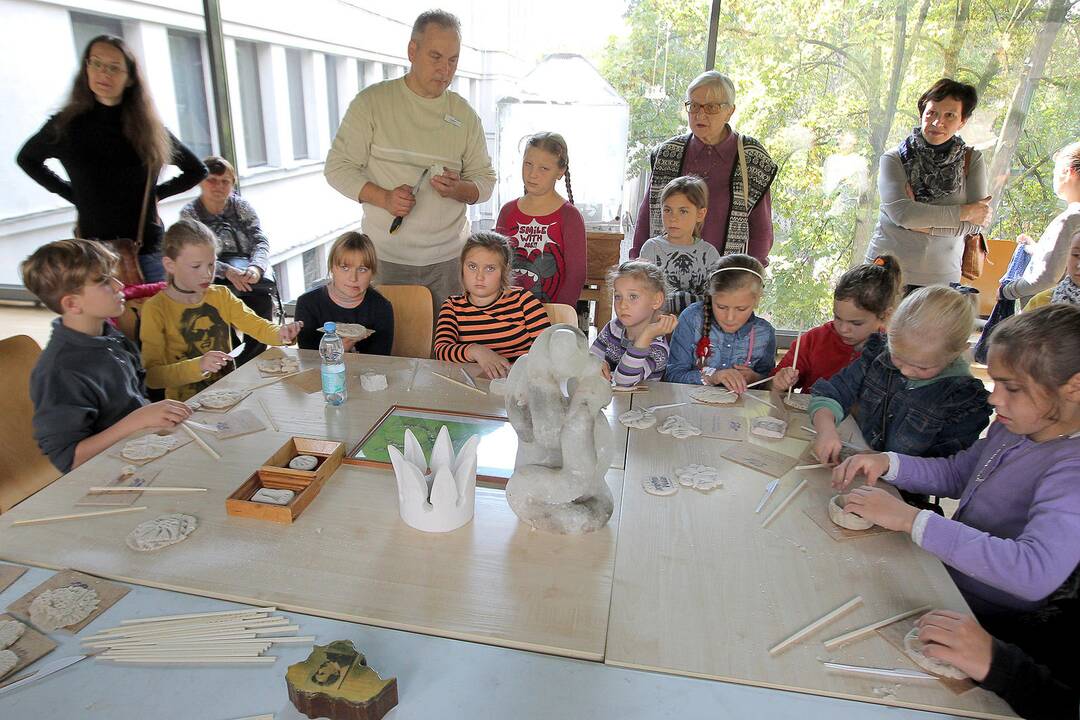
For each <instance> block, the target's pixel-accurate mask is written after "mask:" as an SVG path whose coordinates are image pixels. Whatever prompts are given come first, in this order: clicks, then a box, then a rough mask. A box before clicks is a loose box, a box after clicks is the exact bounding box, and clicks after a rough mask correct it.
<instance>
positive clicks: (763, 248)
mask: <svg viewBox="0 0 1080 720" xmlns="http://www.w3.org/2000/svg"><path fill="white" fill-rule="evenodd" d="M684 104H685V106H686V111H687V113H688V115H689V120H690V132H689V133H687V134H686V135H679V136H676V137H673V138H671V139H670V140H667V141H665V142H663V143H661V145H660V146H659V147H657V148H656V150H654V151H653V153H652V156H651V165H652V172H651V173H650V174H649V184H648V191H647V192H646V194H645V197H643V198H642V200H641V208H640V209H639V210H638V220H637V226H636V228H635V230H634V244H633V247H632V248H631V249H630V257H637V255H638V251H639V250H640V249H641V246H642V245H644V244H645V241H646V240H648V239H649V238H651V237H656V236H657V235H661V234H663V232H664V224H663V222H662V221H661V219H660V192H661V191H662V190H663V189H664V186H665V185H667V183H668V182H670V181H671V180H673V179H674V178H677V177H679V176H680V175H697V176H699V177H700V178H702V179H703V180H704V181H705V184H706V185H707V186H708V187H709V212H708V214H707V215H706V216H705V225H704V227H703V228H702V231H701V236H702V238H704V240H705V242H708V243H710V244H711V245H713V246H714V247H715V248H716V249H717V250H718V251H719V253H720V254H721V255H731V254H733V253H746V254H747V255H752V256H753V257H755V258H757V259H758V261H760V262H761V264H762V265H768V264H769V250H770V249H772V244H773V228H772V200H771V198H770V196H769V187H770V186H771V185H772V181H773V179H774V178H775V177H776V169H777V168H776V163H775V162H773V159H772V158H771V157H769V153H768V152H767V151H766V150H765V148H764V147H762V146H761V143H759V142H758V141H757V140H755V139H754V138H752V137H749V136H747V135H740V134H739V133H737V132H735V131H734V130H732V129H731V126H730V125H729V124H728V121H729V120H731V115H732V113H734V112H735V86H734V85H733V84H732V82H731V78H729V77H728V76H727V75H723V74H721V73H718V72H716V71H715V70H709V71H708V72H704V73H702V74H701V75H698V76H697V77H696V78H695V79H694V81H693V82H692V83H690V87H689V88H687V91H686V102H685V103H684Z"/></svg>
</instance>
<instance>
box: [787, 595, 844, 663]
mask: <svg viewBox="0 0 1080 720" xmlns="http://www.w3.org/2000/svg"><path fill="white" fill-rule="evenodd" d="M862 601H863V599H862V595H856V596H855V597H853V598H851V599H850V600H848V601H847V602H846V603H844V604H843V605H841V606H840V607H838V608H836V609H835V610H833V611H832V612H830V613H829V614H827V615H824V616H822V617H820V618H818V619H817V620H815V621H814V622H812V623H810V624H809V625H807V626H806V627H804V628H803V629H802V630H799V631H798V632H797V633H795V634H794V635H791V636H789V637H788V638H787V639H785V640H781V641H780V642H778V643H777V644H776V645H773V646H772V647H771V648H769V654H770V655H777V654H779V653H782V652H783V651H784V650H786V649H788V648H789V647H791V646H792V645H794V644H795V643H797V642H799V641H800V640H802V639H803V638H806V637H809V636H810V635H813V634H814V633H816V632H817V631H818V630H820V629H821V628H823V627H825V626H826V625H828V624H829V623H831V622H835V621H836V620H839V619H840V618H841V617H843V616H844V615H846V614H847V613H849V612H851V611H852V610H854V609H855V608H857V607H859V606H860V605H862Z"/></svg>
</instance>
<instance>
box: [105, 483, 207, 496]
mask: <svg viewBox="0 0 1080 720" xmlns="http://www.w3.org/2000/svg"><path fill="white" fill-rule="evenodd" d="M87 492H88V493H91V494H94V495H99V494H101V495H103V494H107V493H137V492H138V493H159V494H160V493H193V492H206V488H197V487H114V486H111V485H108V486H106V485H93V486H91V487H90V489H89V490H87Z"/></svg>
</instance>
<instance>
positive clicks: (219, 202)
mask: <svg viewBox="0 0 1080 720" xmlns="http://www.w3.org/2000/svg"><path fill="white" fill-rule="evenodd" d="M203 162H204V163H205V164H206V168H207V170H209V175H207V176H206V179H205V180H203V181H202V182H201V183H200V184H199V186H200V188H201V190H202V192H201V193H200V195H199V197H197V198H195V199H194V200H192V201H191V202H189V203H188V204H187V205H185V206H184V208H183V210H181V211H180V217H181V218H187V219H190V220H198V221H199V222H201V223H202V224H203V225H205V226H207V227H208V228H210V230H212V231H213V233H214V235H215V236H217V240H218V259H217V269H216V271H215V273H214V275H215V278H216V279H215V282H217V283H218V284H222V285H224V284H228V285H229V286H230V288H231V289H232V291H233V293H234V294H235V295H236V296H237V297H238V298H240V299H241V300H243V301H244V304H245V305H247V306H248V307H249V308H251V309H252V310H254V311H255V314H257V315H258V316H259V317H261V318H263V319H265V320H271V321H272V320H273V319H274V302H273V297H272V295H273V293H274V291H275V289H276V288H275V287H274V284H273V282H272V280H270V279H266V280H265V281H264V277H266V275H267V274H268V272H269V268H270V241H269V239H267V237H266V234H265V233H264V232H263V231H262V227H260V225H259V216H258V215H257V214H256V213H255V208H253V207H252V206H251V204H250V203H249V202H248V201H247V200H245V199H244V198H242V197H240V195H239V194H238V193H237V192H236V189H235V188H236V169H235V168H233V166H232V163H230V162H229V161H228V160H226V159H225V158H223V157H219V156H217V155H211V156H210V157H208V158H206V159H205V160H203ZM238 342H239V340H238V339H234V341H233V344H234V346H235V345H236V343H238ZM265 349H266V346H265V345H263V344H262V343H260V342H258V341H257V340H255V339H254V338H246V339H245V341H244V350H243V352H241V353H240V356H239V357H238V358H237V359H236V364H237V365H243V364H244V363H245V362H247V361H248V360H250V359H251V358H253V357H255V356H256V355H258V354H259V353H261V352H262V351H263V350H265Z"/></svg>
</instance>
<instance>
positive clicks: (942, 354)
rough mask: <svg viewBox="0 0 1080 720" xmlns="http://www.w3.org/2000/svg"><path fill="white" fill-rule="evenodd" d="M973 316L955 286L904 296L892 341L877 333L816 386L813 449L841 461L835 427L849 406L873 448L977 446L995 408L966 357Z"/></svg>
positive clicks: (920, 451) (933, 453) (934, 453)
mask: <svg viewBox="0 0 1080 720" xmlns="http://www.w3.org/2000/svg"><path fill="white" fill-rule="evenodd" d="M974 322H975V314H974V311H973V309H972V307H971V304H970V302H969V301H968V300H967V298H966V297H964V296H963V295H961V294H960V293H959V292H957V291H956V290H953V289H951V288H948V287H944V286H931V287H925V288H920V289H919V290H917V291H915V292H913V293H912V294H911V295H909V296H908V297H907V298H905V299H904V301H903V302H902V303H900V306H899V307H898V308H897V309H896V312H895V314H894V315H893V318H892V322H891V323H890V324H889V332H888V340H887V341H886V340H885V339H884V338H883V337H882V336H881V335H874V336H871V337H870V339H869V340H867V342H866V346H865V347H864V348H863V352H862V355H861V356H860V357H859V359H858V360H856V361H855V362H853V363H852V364H850V365H848V366H847V367H846V368H844V369H843V370H841V371H840V372H838V373H837V374H836V375H833V376H832V377H831V378H829V379H828V380H818V381H817V382H816V383H814V386H813V388H811V391H812V392H813V395H814V398H813V400H811V402H810V408H809V413H810V417H811V418H812V419H813V424H814V429H815V430H817V433H818V435H817V438H816V439H815V440H814V443H813V446H812V449H813V452H814V455H816V456H817V458H818V459H819V460H820V461H821V462H824V463H836V462H839V461H840V449H841V442H840V436H839V435H838V434H837V432H836V426H837V424H839V422H840V421H841V420H843V419H844V417H845V416H846V415H847V414H848V413H852V414H854V415H855V419H856V421H857V422H858V425H859V429H860V430H861V431H862V434H863V437H864V438H865V439H866V442H867V443H868V444H869V445H870V447H871V448H872V449H874V450H878V451H892V452H898V453H904V454H905V455H914V456H916V457H946V456H948V455H952V454H953V453H956V452H959V451H960V450H964V449H965V448H968V447H970V446H971V444H972V443H974V442H975V440H976V439H978V437H979V434H980V433H981V432H982V430H983V428H985V427H986V426H987V424H989V422H990V413H991V409H990V405H989V404H988V403H987V401H986V399H987V396H988V395H989V393H987V392H986V388H984V387H983V384H982V382H981V381H980V380H978V379H977V378H974V377H972V375H971V370H970V369H969V367H968V362H967V360H966V359H964V358H963V357H962V355H963V352H964V350H966V349H967V344H968V337H969V336H970V335H971V331H972V327H973V326H974Z"/></svg>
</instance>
